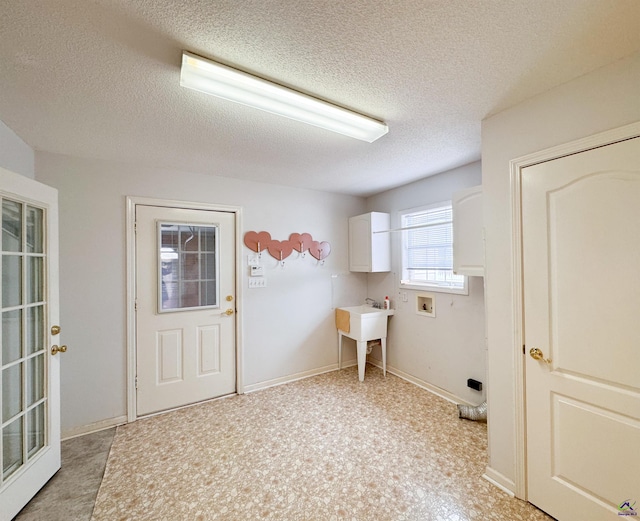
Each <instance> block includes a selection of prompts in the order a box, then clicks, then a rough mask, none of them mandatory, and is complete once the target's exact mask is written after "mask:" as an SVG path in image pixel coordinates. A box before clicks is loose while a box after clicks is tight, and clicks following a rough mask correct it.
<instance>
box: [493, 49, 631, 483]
mask: <svg viewBox="0 0 640 521" xmlns="http://www.w3.org/2000/svg"><path fill="white" fill-rule="evenodd" d="M639 92H640V54H636V55H634V56H631V57H629V58H627V59H625V60H621V61H618V62H616V63H614V64H612V65H609V66H607V67H604V68H602V69H599V70H597V71H595V72H593V73H590V74H588V75H585V76H582V77H580V78H578V79H576V80H574V81H571V82H569V83H566V84H564V85H562V86H560V87H558V88H556V89H553V90H551V91H548V92H545V93H544V94H542V95H540V96H537V97H535V98H533V99H531V100H528V101H527V102H525V103H522V104H520V105H517V106H515V107H513V108H511V109H509V110H506V111H504V112H502V113H500V114H497V115H495V116H493V117H491V118H488V119H486V120H485V121H484V122H483V124H482V185H483V195H484V225H485V233H486V263H487V265H486V271H485V273H486V280H487V286H486V291H487V295H486V303H487V309H486V311H487V324H488V328H487V333H488V339H489V350H488V374H489V385H488V391H489V466H490V467H491V469H493V471H495V472H496V473H497V474H499V475H500V476H501V477H502V478H503V479H502V484H503V485H505V486H507V487H511V488H512V487H513V481H514V479H515V439H514V436H515V413H514V407H515V398H516V397H515V391H514V365H515V364H516V363H517V362H518V361H519V358H520V356H522V355H521V354H520V353H521V352H522V347H521V346H520V345H514V327H513V301H512V291H513V287H512V280H513V279H512V277H513V266H512V259H511V255H512V248H513V244H512V230H511V213H510V212H511V200H510V184H509V183H510V181H509V161H510V160H511V159H514V158H517V157H520V156H523V155H526V154H530V153H533V152H537V151H540V150H543V149H546V148H550V147H552V146H556V145H560V144H563V143H567V142H570V141H573V140H576V139H579V138H583V137H586V136H589V135H592V134H595V133H598V132H602V131H605V130H609V129H612V128H616V127H619V126H622V125H626V124H629V123H633V122H636V121H639V120H640V98H639V97H638V93H639Z"/></svg>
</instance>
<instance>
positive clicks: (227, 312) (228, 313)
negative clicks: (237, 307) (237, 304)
mask: <svg viewBox="0 0 640 521" xmlns="http://www.w3.org/2000/svg"><path fill="white" fill-rule="evenodd" d="M224 314H225V315H233V309H231V308H229V309H227V310H226V311H225V312H224Z"/></svg>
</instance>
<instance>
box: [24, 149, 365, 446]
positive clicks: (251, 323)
mask: <svg viewBox="0 0 640 521" xmlns="http://www.w3.org/2000/svg"><path fill="white" fill-rule="evenodd" d="M36 172H37V180H38V181H40V182H43V183H45V184H48V185H51V186H53V187H55V188H57V189H58V190H59V201H60V305H61V325H62V327H63V336H64V338H63V341H64V343H65V344H67V345H68V346H69V351H68V352H67V354H66V355H65V357H64V358H63V359H62V388H61V396H62V428H63V434H65V435H68V434H73V433H74V432H76V431H77V429H82V428H84V427H87V426H89V427H90V426H91V425H96V426H103V425H104V423H101V422H107V423H108V421H109V420H110V419H113V418H118V417H122V416H123V415H125V414H126V336H125V335H126V331H125V324H126V322H125V320H126V311H125V302H126V286H125V274H126V257H125V197H126V196H127V195H131V196H140V197H155V198H163V199H176V200H183V201H194V202H198V201H202V202H206V203H217V204H223V205H232V206H241V207H242V208H243V232H244V231H249V230H255V231H262V230H266V231H268V232H270V233H271V235H272V237H273V238H274V239H280V240H282V239H288V237H289V234H291V233H294V232H299V233H302V232H308V233H311V235H312V236H313V237H314V238H315V239H319V240H324V241H328V242H329V243H331V246H332V250H331V255H330V256H329V257H328V258H327V259H326V263H325V265H324V266H318V265H317V263H316V262H315V260H314V259H312V258H311V257H310V256H307V257H306V258H305V259H299V260H294V259H293V258H291V259H290V262H287V263H286V266H285V268H284V269H283V268H280V267H278V266H277V261H276V260H275V259H273V258H271V257H270V256H269V255H267V254H266V253H264V254H263V255H264V261H263V264H264V265H265V266H266V276H267V282H268V284H267V287H266V288H264V289H248V288H247V285H248V283H247V278H248V267H247V263H246V255H247V254H248V253H249V250H248V249H246V248H244V247H243V248H242V254H243V260H242V270H241V273H240V276H241V278H242V285H243V288H244V289H243V297H244V298H243V299H242V303H241V306H242V317H243V323H244V330H243V340H244V367H242V368H241V369H240V370H241V371H243V374H244V384H245V385H252V384H259V383H262V382H266V381H269V380H272V379H277V378H283V377H287V376H290V375H296V374H299V373H303V372H305V371H313V370H317V369H319V368H323V367H326V366H330V365H331V364H337V338H336V332H335V327H334V317H333V310H332V305H333V302H332V295H333V290H334V288H333V287H332V286H333V278H332V275H333V274H336V273H344V272H346V271H347V270H348V261H347V251H348V250H347V236H348V229H347V219H348V217H349V216H350V215H355V214H358V213H362V212H363V211H364V208H365V201H364V199H362V198H359V197H352V196H345V195H336V194H329V193H323V192H316V191H311V190H301V189H295V188H287V187H282V186H276V185H268V184H263V183H255V182H247V181H238V180H235V179H230V178H224V177H216V176H213V175H199V174H193V173H188V172H178V171H171V170H162V169H148V168H138V167H135V166H132V165H125V164H118V163H113V162H105V161H96V160H89V159H80V158H74V157H68V156H62V155H56V154H49V153H37V155H36ZM243 235H244V233H243ZM240 240H242V237H241V238H240ZM358 283H359V284H360V285H361V286H362V293H364V286H365V285H366V279H365V278H364V277H362V278H361V279H360V280H359V281H358V280H356V281H355V285H356V286H357V285H358ZM340 305H344V304H340Z"/></svg>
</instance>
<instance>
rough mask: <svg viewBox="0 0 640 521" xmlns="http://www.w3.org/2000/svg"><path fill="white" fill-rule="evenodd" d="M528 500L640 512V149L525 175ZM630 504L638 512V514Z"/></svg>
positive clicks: (582, 510)
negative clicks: (639, 355)
mask: <svg viewBox="0 0 640 521" xmlns="http://www.w3.org/2000/svg"><path fill="white" fill-rule="evenodd" d="M522 231H523V276H524V332H525V343H526V353H525V354H524V356H525V367H526V378H525V380H526V413H527V438H526V439H527V468H528V476H527V481H528V498H529V501H531V502H532V503H533V504H535V505H537V506H538V507H539V508H541V509H543V510H545V511H546V512H548V513H549V514H551V515H552V516H554V517H556V518H558V519H562V520H563V521H564V520H567V521H571V520H576V521H578V520H579V521H596V520H602V519H615V518H618V515H632V514H633V510H634V509H635V510H636V511H637V509H638V505H640V470H639V469H640V373H639V371H638V362H637V360H638V354H639V353H640V350H639V348H640V138H636V139H630V140H627V141H623V142H620V143H615V144H612V145H608V146H603V147H600V148H596V149H593V150H589V151H586V152H582V153H579V154H574V155H570V156H567V157H563V158H560V159H556V160H553V161H548V162H544V163H540V164H538V165H534V166H531V167H527V168H524V169H523V172H522ZM634 504H635V506H634Z"/></svg>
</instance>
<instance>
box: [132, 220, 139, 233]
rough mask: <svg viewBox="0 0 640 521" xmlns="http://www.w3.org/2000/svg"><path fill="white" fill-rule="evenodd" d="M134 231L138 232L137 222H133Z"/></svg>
mask: <svg viewBox="0 0 640 521" xmlns="http://www.w3.org/2000/svg"><path fill="white" fill-rule="evenodd" d="M133 233H138V223H137V222H134V223H133Z"/></svg>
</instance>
